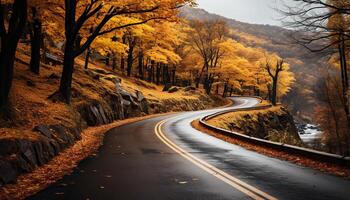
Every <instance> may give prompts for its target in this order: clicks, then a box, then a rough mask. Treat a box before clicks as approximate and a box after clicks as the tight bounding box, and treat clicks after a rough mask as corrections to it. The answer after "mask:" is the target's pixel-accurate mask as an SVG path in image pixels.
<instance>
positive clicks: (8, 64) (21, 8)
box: [0, 0, 27, 117]
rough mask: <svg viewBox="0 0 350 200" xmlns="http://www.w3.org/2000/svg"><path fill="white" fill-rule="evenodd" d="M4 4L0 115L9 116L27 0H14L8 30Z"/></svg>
mask: <svg viewBox="0 0 350 200" xmlns="http://www.w3.org/2000/svg"><path fill="white" fill-rule="evenodd" d="M3 6H4V5H2V4H0V39H1V52H0V117H7V115H8V114H9V113H8V109H9V108H8V103H9V99H8V98H9V93H10V90H11V86H12V79H13V66H14V62H15V56H16V50H17V45H18V42H19V39H20V37H21V35H22V33H23V31H24V28H25V25H26V21H27V1H26V0H14V2H13V5H12V14H11V18H10V21H9V22H8V31H7V32H6V29H5V16H4V7H3Z"/></svg>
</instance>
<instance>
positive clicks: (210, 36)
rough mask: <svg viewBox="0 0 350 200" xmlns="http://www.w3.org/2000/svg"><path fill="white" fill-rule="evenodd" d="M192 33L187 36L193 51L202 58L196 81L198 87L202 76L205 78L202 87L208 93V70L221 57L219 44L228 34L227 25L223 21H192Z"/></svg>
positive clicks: (209, 83)
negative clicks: (201, 65)
mask: <svg viewBox="0 0 350 200" xmlns="http://www.w3.org/2000/svg"><path fill="white" fill-rule="evenodd" d="M191 27H192V31H190V32H189V33H188V34H189V36H190V41H191V43H192V47H193V49H194V50H195V51H196V53H198V55H200V56H201V57H202V62H203V67H202V69H201V72H200V73H199V75H198V77H197V81H196V86H197V87H198V86H199V83H200V82H201V79H202V76H203V75H204V76H205V79H204V86H205V89H206V91H207V93H210V85H211V82H210V74H209V68H215V67H216V66H217V64H218V63H219V61H220V59H221V58H222V57H223V55H224V54H223V52H222V51H221V48H220V43H222V42H224V41H225V39H226V36H227V33H228V29H227V25H226V23H225V22H223V21H218V20H214V21H213V20H205V21H192V22H191Z"/></svg>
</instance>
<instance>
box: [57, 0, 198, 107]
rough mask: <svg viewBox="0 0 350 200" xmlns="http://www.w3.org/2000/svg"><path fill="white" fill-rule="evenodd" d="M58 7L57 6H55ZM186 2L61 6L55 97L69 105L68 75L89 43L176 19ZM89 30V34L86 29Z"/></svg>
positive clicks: (70, 1)
mask: <svg viewBox="0 0 350 200" xmlns="http://www.w3.org/2000/svg"><path fill="white" fill-rule="evenodd" d="M58 3H59V2H58ZM186 3H192V1H188V0H167V1H160V0H153V1H147V2H144V1H139V0H125V1H108V3H105V2H103V1H100V0H91V1H77V0H66V1H65V2H64V8H63V13H64V24H65V49H64V63H63V65H64V66H63V72H62V76H61V81H60V87H59V91H58V93H57V94H58V95H59V96H60V97H61V98H62V99H63V100H64V101H65V102H66V103H70V101H71V85H72V75H73V71H74V60H75V58H76V57H77V56H79V55H81V54H82V53H83V52H84V51H86V50H87V49H88V47H89V46H90V45H91V44H92V43H93V41H94V40H95V39H96V38H97V37H98V36H102V35H104V34H108V33H111V32H113V31H116V30H119V29H123V28H126V27H130V26H135V25H139V24H144V23H146V22H148V21H151V20H154V19H164V18H171V17H176V12H177V11H176V9H177V8H178V7H179V6H181V5H183V4H186ZM125 16H130V17H129V18H130V19H132V20H129V21H123V20H118V19H119V18H120V17H125ZM91 26H93V32H92V33H88V29H89V28H90V27H91Z"/></svg>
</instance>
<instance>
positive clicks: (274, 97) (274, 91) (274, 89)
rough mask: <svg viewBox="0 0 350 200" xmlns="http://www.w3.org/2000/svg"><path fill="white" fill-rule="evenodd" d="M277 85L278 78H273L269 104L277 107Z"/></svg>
mask: <svg viewBox="0 0 350 200" xmlns="http://www.w3.org/2000/svg"><path fill="white" fill-rule="evenodd" d="M277 83H278V77H277V76H276V77H274V78H273V83H272V96H271V103H272V105H274V106H276V105H277Z"/></svg>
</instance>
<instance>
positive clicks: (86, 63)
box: [84, 47, 91, 69]
mask: <svg viewBox="0 0 350 200" xmlns="http://www.w3.org/2000/svg"><path fill="white" fill-rule="evenodd" d="M90 54H91V48H90V47H89V48H88V49H87V51H86V56H85V64H84V69H88V68H89V59H90Z"/></svg>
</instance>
